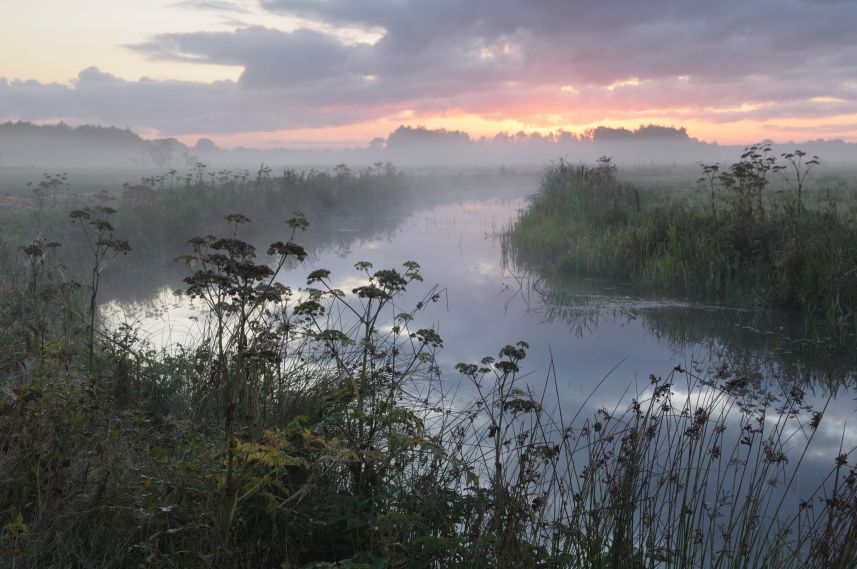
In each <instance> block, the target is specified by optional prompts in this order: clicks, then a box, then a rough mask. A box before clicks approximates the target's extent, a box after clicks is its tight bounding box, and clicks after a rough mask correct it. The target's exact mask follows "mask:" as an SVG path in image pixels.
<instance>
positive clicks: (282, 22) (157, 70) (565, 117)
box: [0, 0, 857, 148]
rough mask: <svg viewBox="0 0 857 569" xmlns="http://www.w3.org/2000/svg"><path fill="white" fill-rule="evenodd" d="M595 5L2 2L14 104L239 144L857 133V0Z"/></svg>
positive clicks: (44, 113)
mask: <svg viewBox="0 0 857 569" xmlns="http://www.w3.org/2000/svg"><path fill="white" fill-rule="evenodd" d="M575 4H576V3H574V2H570V3H568V2H546V3H544V5H543V6H541V7H540V8H535V7H533V8H530V7H529V6H528V5H527V4H526V3H524V2H514V1H510V2H497V3H496V4H492V3H488V4H485V5H482V4H479V5H477V4H476V3H457V2H436V3H432V2H416V1H412V2H391V1H382V0H379V1H373V2H370V3H368V5H367V6H366V7H365V9H361V10H358V9H357V8H356V7H355V5H354V4H352V3H350V2H345V1H344V0H337V1H328V2H314V1H289V0H263V1H254V0H232V1H222V2H207V1H204V0H187V1H182V2H176V1H174V0H154V1H152V2H145V3H139V2H137V3H134V2H127V1H124V0H123V1H112V2H108V1H107V0H81V1H79V2H56V1H51V0H35V1H33V2H28V3H18V4H17V5H16V6H15V8H14V9H13V10H6V12H5V14H4V16H5V17H4V18H3V19H0V34H2V35H3V37H4V38H5V42H6V44H7V45H14V46H15V49H14V50H10V49H7V50H3V52H0V120H24V121H31V122H36V123H40V124H45V123H51V122H57V121H60V120H61V121H65V122H66V123H68V124H71V125H76V124H101V125H116V126H123V127H124V126H128V127H130V128H132V129H134V130H135V131H137V132H140V133H141V134H143V135H144V136H147V137H175V138H178V139H179V140H181V141H184V142H193V141H194V140H196V139H197V138H199V137H206V138H210V139H212V140H214V141H215V142H216V143H218V144H219V145H221V146H223V147H227V148H229V147H236V146H252V147H259V148H271V147H276V146H288V147H296V148H320V147H330V148H344V147H354V146H364V145H366V144H367V143H368V141H370V140H372V139H373V138H375V137H384V136H386V135H387V134H388V133H390V132H391V131H392V130H394V129H395V128H396V127H397V126H398V125H400V124H410V125H421V126H425V127H427V128H430V129H440V128H445V129H448V130H460V131H464V132H466V133H468V134H469V135H470V136H471V137H472V138H480V137H489V138H490V137H493V136H494V135H496V134H497V133H501V132H505V133H517V132H526V133H540V134H543V135H544V134H548V133H557V132H570V133H574V134H578V135H579V134H581V133H583V132H585V131H586V130H587V129H591V128H594V127H597V126H609V127H625V128H629V129H634V128H637V127H639V126H641V125H647V124H657V125H663V126H670V127H675V128H685V129H686V130H687V132H688V134H689V135H690V136H692V137H695V138H697V139H700V140H703V141H708V142H712V141H717V142H719V143H721V144H742V143H749V142H752V141H756V140H761V139H765V138H767V139H772V140H774V141H783V142H785V141H790V140H808V139H817V138H825V139H842V140H845V141H850V142H854V141H857V70H855V63H854V62H855V61H857V53H855V45H854V41H853V39H852V33H853V26H852V25H851V24H853V22H854V21H855V20H857V8H855V5H854V4H853V3H849V2H820V1H816V2H814V1H809V0H790V1H788V2H782V3H777V4H776V6H773V7H768V6H767V5H766V4H765V3H764V2H749V3H747V2H725V3H717V4H716V6H715V5H711V6H703V5H690V4H688V3H683V2H670V1H664V0H659V1H657V2H654V3H651V4H648V3H647V4H646V6H645V7H642V6H640V5H638V4H637V3H633V2H626V1H622V2H612V3H607V4H605V5H604V6H603V7H599V8H598V9H592V10H588V11H587V12H586V13H585V15H584V14H582V13H581V12H580V11H579V10H577V7H576V5H575Z"/></svg>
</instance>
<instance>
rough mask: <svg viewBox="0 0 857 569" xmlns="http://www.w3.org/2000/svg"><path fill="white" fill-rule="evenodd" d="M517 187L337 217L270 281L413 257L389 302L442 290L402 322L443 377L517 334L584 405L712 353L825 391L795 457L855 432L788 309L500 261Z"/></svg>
mask: <svg viewBox="0 0 857 569" xmlns="http://www.w3.org/2000/svg"><path fill="white" fill-rule="evenodd" d="M526 201H527V197H526V195H525V193H524V192H521V193H520V194H519V195H517V196H515V197H511V198H506V199H497V198H487V197H486V198H484V199H470V200H467V201H461V202H458V203H447V204H443V205H438V206H435V207H431V208H428V209H423V210H419V211H416V212H414V213H412V214H411V215H408V216H405V217H402V218H401V220H400V221H399V223H398V226H397V227H396V229H395V230H393V231H390V232H387V233H385V234H382V235H375V236H370V237H368V238H367V237H366V236H361V235H360V232H358V231H356V230H355V229H354V228H351V227H348V225H347V224H344V225H343V226H342V227H340V228H339V229H338V231H339V232H341V233H343V234H349V233H353V234H354V240H353V242H352V244H351V245H350V246H348V247H344V248H343V247H341V246H340V247H338V248H335V249H333V248H330V249H322V250H319V251H316V252H315V253H314V254H313V256H312V257H311V259H309V260H308V261H307V262H306V263H305V264H303V265H302V266H300V267H297V268H296V269H293V270H292V271H290V272H288V273H286V274H285V275H284V277H283V282H284V283H285V284H287V285H290V286H292V287H294V288H299V287H301V286H305V284H306V280H305V276H306V274H308V273H309V272H310V271H311V270H314V269H317V268H325V269H329V270H330V271H331V273H332V276H331V280H332V283H333V285H334V286H335V287H337V288H340V289H342V290H345V291H350V290H351V289H352V288H353V287H354V286H356V284H357V283H358V279H359V275H358V273H357V272H356V271H355V270H354V263H355V262H357V261H370V262H371V263H373V265H374V267H375V269H380V268H389V267H401V263H403V262H404V261H407V260H414V261H417V262H418V263H419V264H420V265H421V267H422V274H423V276H424V278H425V282H423V283H414V285H413V286H412V289H411V290H410V291H409V292H408V296H407V297H406V298H404V299H402V302H401V303H400V308H403V309H411V308H413V303H415V302H416V301H417V300H418V299H419V298H420V297H422V296H423V295H424V294H425V293H426V292H427V291H428V290H429V289H430V288H431V287H432V285H434V284H437V285H438V286H439V288H440V289H441V290H442V295H441V297H440V300H439V301H438V302H437V303H434V304H433V305H431V306H430V307H429V308H428V309H427V310H425V311H423V312H420V313H419V314H418V316H417V321H416V324H417V326H416V327H418V328H425V327H429V326H431V325H434V326H435V327H436V328H437V329H438V331H439V333H440V335H441V337H442V338H443V340H444V348H443V350H442V351H441V353H440V360H439V363H440V366H441V369H442V377H443V379H444V381H446V382H448V383H449V384H450V386H452V388H453V389H454V388H455V387H457V384H459V383H460V379H459V377H458V376H457V372H456V371H455V367H454V366H455V364H456V363H457V362H478V361H479V360H480V359H481V358H482V357H483V356H486V355H491V356H496V355H497V352H498V350H499V349H500V348H501V347H502V346H504V345H506V344H511V343H515V342H517V341H519V340H525V341H527V342H528V343H529V345H530V347H531V348H530V351H529V354H528V357H527V359H526V360H525V361H524V362H523V363H524V370H525V372H526V373H527V374H528V375H527V377H526V381H527V382H528V383H529V384H531V385H532V386H533V388H534V389H535V390H539V391H540V390H541V387H542V386H543V385H544V383H545V380H546V378H547V377H548V375H549V373H550V370H551V361H553V364H554V369H555V374H556V382H557V385H558V388H559V389H558V392H559V396H558V400H557V401H555V402H554V401H551V403H556V404H557V405H559V406H561V407H562V409H563V412H564V414H565V415H566V416H570V415H573V414H574V413H575V412H577V410H578V409H580V408H581V405H584V402H586V404H585V407H586V408H587V409H589V410H590V411H594V410H595V409H597V408H599V407H607V408H614V407H616V406H617V404H619V403H620V402H627V401H629V400H630V398H631V397H633V396H635V395H636V394H638V393H641V392H642V391H643V390H644V389H646V388H647V386H648V385H649V376H650V374H655V375H661V376H666V375H667V374H669V373H670V372H671V371H672V370H673V369H674V368H675V367H676V366H678V365H681V366H682V367H683V368H684V369H688V370H691V371H694V372H695V373H700V374H702V375H706V374H708V373H709V372H711V371H712V370H714V369H718V368H719V367H721V366H722V365H723V364H724V363H725V364H727V365H728V366H729V367H730V369H733V370H737V371H740V373H741V374H744V375H745V376H746V377H749V378H751V379H753V381H754V382H755V385H757V387H758V388H759V389H760V390H761V389H767V388H770V390H771V391H772V392H774V393H775V394H776V393H777V391H779V392H782V390H783V389H786V390H787V389H788V388H789V386H791V385H793V384H794V383H795V382H799V383H800V384H801V385H802V386H803V389H804V390H805V391H806V392H807V400H808V401H809V402H810V403H811V404H814V405H817V406H823V405H824V404H825V402H826V401H827V399H828V397H829V396H830V394H831V390H834V391H835V393H836V395H835V397H833V400H832V401H831V402H830V404H829V406H828V409H827V413H826V414H825V418H824V421H823V422H822V427H821V428H820V429H819V433H818V434H817V435H816V440H815V441H814V442H813V447H812V452H811V453H810V455H809V461H808V462H807V468H809V469H816V468H817V469H819V470H828V469H829V467H830V466H831V465H832V457H833V456H836V454H838V452H839V449H840V447H842V448H843V450H846V451H847V450H850V449H851V448H852V447H853V446H854V445H855V444H856V443H857V413H855V410H857V404H855V398H854V391H853V390H852V389H850V388H849V387H848V386H849V385H852V386H853V385H854V384H855V381H854V376H853V369H854V368H853V366H852V365H851V364H850V362H849V361H846V360H845V359H844V358H842V357H841V356H837V355H831V354H828V353H826V352H825V349H824V346H825V345H826V343H824V342H814V341H811V340H807V339H806V338H803V337H801V332H800V327H799V326H796V325H795V324H794V322H793V319H792V318H790V317H789V316H788V315H785V314H777V313H774V314H771V313H766V312H761V311H756V310H751V309H746V308H743V309H736V308H730V307H723V306H716V305H711V304H705V303H699V302H693V301H685V300H679V299H671V298H668V297H656V296H652V295H640V294H637V293H636V292H635V291H633V290H632V289H630V288H628V287H621V286H617V285H607V284H604V283H599V282H598V281H592V280H577V281H572V282H563V283H560V284H559V285H557V284H556V283H553V284H552V285H550V286H549V285H547V284H546V283H544V282H543V281H541V280H540V279H538V278H537V277H534V276H530V275H526V274H517V273H516V271H515V270H514V269H509V268H508V267H504V265H503V262H502V251H501V246H500V243H499V240H498V239H497V238H496V234H497V233H498V232H499V231H501V230H502V229H503V228H505V227H507V226H508V224H509V223H510V222H511V221H512V220H514V218H515V217H516V215H517V214H518V212H519V211H520V209H521V208H523V207H524V206H525V205H526ZM386 226H389V224H387V225H386ZM310 231H312V229H310ZM279 238H282V237H279ZM338 241H339V242H340V243H341V242H342V240H341V239H340V240H338ZM150 296H151V295H150ZM106 308H107V310H108V312H110V313H111V314H112V315H113V316H112V318H113V319H114V321H116V320H119V319H121V318H131V319H133V320H135V321H136V322H137V323H139V324H140V325H141V326H142V327H143V329H144V330H146V331H147V332H148V334H149V336H150V337H151V340H152V342H153V343H154V344H156V345H168V344H169V343H171V342H175V341H182V340H183V339H184V338H187V337H188V335H190V336H192V335H193V333H194V329H195V326H196V323H195V322H194V320H193V319H192V317H193V316H194V314H195V310H194V308H193V307H189V306H187V305H185V304H181V303H178V302H177V301H176V300H175V299H174V297H173V296H172V294H171V293H170V291H169V290H168V288H165V289H163V290H162V291H161V292H160V293H159V294H157V295H155V297H154V298H145V299H144V298H141V299H140V302H137V303H123V304H118V303H115V302H114V303H111V304H110V305H109V306H107V307H106ZM398 311H400V310H398V309H397V310H396V312H398ZM391 315H392V313H391ZM605 377H606V380H604V381H603V382H602V379H604V378H605ZM599 383H600V384H601V385H600V387H598V389H597V390H595V391H594V394H593V390H594V389H595V388H596V386H597V385H599ZM679 383H680V382H679ZM835 386H836V388H835V389H834V387H835ZM464 396H466V389H463V390H462V397H464ZM550 397H551V398H556V396H555V395H551V396H550ZM587 400H588V401H587ZM801 444H802V441H796V445H797V446H800V445H801Z"/></svg>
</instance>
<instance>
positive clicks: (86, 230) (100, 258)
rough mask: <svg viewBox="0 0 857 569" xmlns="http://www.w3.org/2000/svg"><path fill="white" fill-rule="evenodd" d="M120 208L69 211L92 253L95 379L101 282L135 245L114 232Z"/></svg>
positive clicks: (91, 349)
mask: <svg viewBox="0 0 857 569" xmlns="http://www.w3.org/2000/svg"><path fill="white" fill-rule="evenodd" d="M114 213H116V210H115V209H113V208H110V207H106V206H95V207H93V208H89V207H87V208H84V209H76V210H74V211H72V212H71V213H70V214H69V217H70V218H71V220H72V222H73V223H76V224H77V225H78V227H80V230H81V231H82V233H83V236H84V238H85V241H86V245H87V247H88V248H89V252H90V254H91V255H92V257H91V259H92V265H91V267H90V278H89V311H88V316H89V324H88V327H87V335H88V346H89V347H88V352H89V359H88V361H89V373H90V375H91V381H93V382H94V381H95V375H94V374H93V369H94V368H93V365H94V356H95V320H96V317H97V314H98V304H97V299H98V288H99V286H100V284H101V274H102V273H103V272H104V269H105V268H106V267H107V265H108V264H109V263H110V262H111V261H113V260H114V259H115V258H116V257H118V256H119V255H125V254H127V253H128V252H129V251H130V250H131V245H130V244H129V243H128V241H127V240H125V239H117V238H116V237H115V236H114V235H113V225H112V224H111V223H110V216H111V215H113V214H114Z"/></svg>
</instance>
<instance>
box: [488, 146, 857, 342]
mask: <svg viewBox="0 0 857 569" xmlns="http://www.w3.org/2000/svg"><path fill="white" fill-rule="evenodd" d="M782 159H783V160H784V161H785V162H784V163H782V162H779V161H778V160H777V159H776V158H775V157H774V156H773V155H772V154H771V151H770V148H768V147H766V146H763V145H756V146H752V147H749V148H747V150H746V151H745V152H744V153H743V154H742V156H741V158H740V160H739V161H738V162H736V163H734V164H732V165H731V166H728V167H721V166H720V165H717V164H712V165H705V166H704V167H703V177H702V178H701V179H700V184H701V187H702V189H703V193H704V194H705V198H703V199H701V200H695V203H694V201H692V200H687V199H672V200H669V201H667V202H666V203H657V200H656V196H655V195H653V193H652V192H648V193H646V192H644V191H641V190H637V189H635V188H633V187H631V186H629V185H627V184H624V183H621V182H620V181H619V180H618V178H617V177H616V169H615V166H613V165H612V163H611V162H610V160H609V159H602V161H601V162H600V163H599V164H598V165H597V166H595V167H589V166H584V165H577V166H576V165H572V164H568V163H566V162H563V161H560V162H559V163H558V164H555V165H553V166H551V167H550V168H548V169H547V171H546V172H545V174H544V177H543V179H542V183H541V188H540V192H539V194H538V195H537V196H536V197H535V198H534V199H533V201H532V203H531V204H530V206H529V208H528V209H527V210H526V211H525V212H524V213H523V214H522V215H521V217H520V218H519V219H518V221H517V222H516V223H515V224H514V226H513V227H512V228H511V229H510V230H509V231H508V232H507V233H506V235H505V236H504V244H505V247H504V249H505V252H506V254H507V255H508V257H510V258H511V259H512V260H513V261H514V262H515V263H516V264H519V265H523V266H536V267H539V269H540V270H546V271H548V272H553V273H560V274H562V273H565V274H569V273H577V274H584V275H590V276H601V277H606V278H610V279H616V280H622V281H630V282H633V283H636V284H641V285H646V286H650V287H656V288H663V289H669V290H673V291H679V292H683V293H687V294H691V295H702V296H706V297H709V298H720V299H725V300H736V299H738V300H747V299H750V300H752V301H754V302H761V303H763V304H766V305H768V306H780V307H786V308H790V309H795V310H797V311H800V313H801V314H802V315H803V316H804V317H805V319H806V322H807V324H808V325H814V324H818V323H828V324H832V325H833V328H834V329H835V330H836V331H837V332H838V333H839V334H840V335H841V338H842V339H845V338H848V337H851V336H852V335H853V334H854V332H855V326H857V319H855V318H854V314H855V313H857V280H855V278H857V273H855V270H854V267H855V266H857V225H855V224H854V223H853V220H852V219H850V217H848V216H847V215H846V214H845V213H841V212H840V211H839V208H837V203H836V202H834V201H827V202H826V203H821V204H820V205H819V206H818V207H815V208H808V207H807V205H806V203H805V202H806V182H807V177H808V175H809V174H810V171H811V170H812V168H813V167H815V166H817V165H818V164H819V160H818V158H816V157H812V158H811V159H808V160H807V159H806V156H805V154H804V153H803V152H801V151H795V152H793V153H787V154H784V155H783V156H782ZM776 176H780V178H781V179H782V182H781V183H780V184H779V189H778V190H777V191H774V190H773V189H772V188H774V187H776V186H774V180H779V179H778V178H776ZM705 202H708V203H705Z"/></svg>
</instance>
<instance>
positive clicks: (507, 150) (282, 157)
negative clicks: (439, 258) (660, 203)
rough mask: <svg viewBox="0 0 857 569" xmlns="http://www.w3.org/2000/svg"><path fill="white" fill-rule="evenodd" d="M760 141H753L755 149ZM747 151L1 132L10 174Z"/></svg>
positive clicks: (661, 136) (392, 138)
mask: <svg viewBox="0 0 857 569" xmlns="http://www.w3.org/2000/svg"><path fill="white" fill-rule="evenodd" d="M755 142H760V141H748V144H752V143H755ZM773 146H774V152H776V153H780V152H786V151H791V150H794V149H796V148H800V149H802V150H804V151H806V152H807V153H809V154H810V155H813V154H815V155H818V156H820V157H822V159H823V160H824V161H825V162H827V163H833V164H836V163H838V164H842V165H846V164H847V165H853V164H854V162H856V161H857V144H854V143H848V142H844V141H842V140H822V139H818V140H811V141H803V142H789V143H781V144H775V145H773ZM742 149H743V146H739V145H719V144H717V143H708V142H703V141H700V140H697V139H695V138H692V137H690V136H689V135H688V134H687V131H686V130H685V129H683V128H682V129H675V128H671V127H663V126H657V125H649V126H643V127H640V128H638V129H636V130H627V129H624V128H609V127H599V128H595V129H591V130H588V131H586V132H585V133H583V134H582V135H580V136H577V135H574V134H572V133H568V132H562V131H560V132H558V133H554V134H550V135H541V134H538V133H536V134H525V133H523V132H521V133H517V134H508V133H501V134H498V135H496V136H494V137H492V138H486V137H482V138H472V137H470V136H469V135H468V134H467V133H464V132H460V131H449V130H445V129H439V130H430V129H426V128H423V127H411V126H400V127H399V128H397V129H396V130H395V131H393V132H392V133H390V134H389V135H388V136H387V137H386V138H376V139H374V140H372V141H371V142H368V143H367V144H366V146H364V147H358V148H351V149H345V150H293V149H287V148H278V149H253V148H243V147H240V148H235V149H232V150H226V149H223V148H220V147H218V146H217V145H216V144H215V143H214V142H212V141H211V140H209V139H206V138H201V139H199V140H198V141H197V143H196V144H195V145H193V146H188V145H185V144H183V143H181V142H179V141H178V140H176V139H174V138H162V139H151V140H149V139H144V138H142V137H140V136H139V135H137V134H136V133H134V132H133V131H131V130H129V129H120V128H115V127H102V126H90V125H86V126H78V127H71V126H68V125H66V124H63V123H60V124H55V125H35V124H31V123H25V122H7V123H3V124H0V168H2V167H4V166H9V167H46V168H50V167H61V168H71V167H114V168H115V167H120V168H121V167H141V168H149V167H156V168H188V167H192V166H193V165H194V164H196V163H200V162H201V163H204V164H206V165H207V166H209V167H258V166H259V165H260V164H262V163H265V164H268V165H271V166H274V167H288V166H308V165H319V166H332V165H335V164H340V163H344V164H349V165H357V166H360V165H370V164H377V163H387V162H392V163H394V164H395V165H396V166H399V167H406V168H408V167H444V166H445V167H463V166H474V167H479V166H484V167H499V166H507V167H534V166H535V167H539V166H542V165H544V164H545V163H548V162H551V161H554V160H558V159H560V158H562V159H565V160H569V161H574V162H577V161H582V162H592V161H594V160H596V159H598V158H599V157H601V156H610V157H612V159H613V161H614V162H615V163H617V164H619V165H671V164H676V165H684V164H695V163H699V162H731V161H734V160H736V159H737V158H738V156H739V154H740V153H741V150H742Z"/></svg>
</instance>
